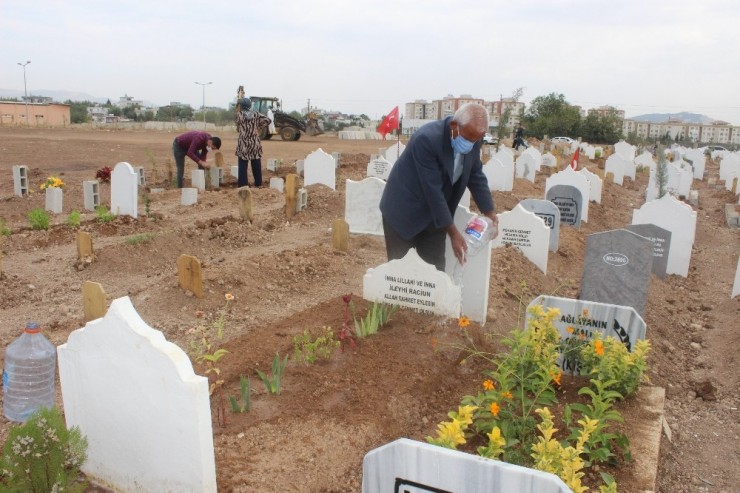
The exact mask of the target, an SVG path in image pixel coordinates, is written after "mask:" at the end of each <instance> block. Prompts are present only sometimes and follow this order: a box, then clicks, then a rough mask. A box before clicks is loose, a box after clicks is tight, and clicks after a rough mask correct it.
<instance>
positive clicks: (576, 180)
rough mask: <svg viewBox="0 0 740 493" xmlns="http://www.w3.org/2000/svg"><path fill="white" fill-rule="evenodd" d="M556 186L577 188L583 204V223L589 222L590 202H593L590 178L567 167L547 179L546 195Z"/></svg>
mask: <svg viewBox="0 0 740 493" xmlns="http://www.w3.org/2000/svg"><path fill="white" fill-rule="evenodd" d="M556 185H567V186H571V187H575V188H576V189H577V190H578V191H579V192H581V200H582V202H583V210H582V212H581V221H586V222H588V202H589V200H591V184H590V183H589V180H588V178H586V177H585V176H584V175H583V174H581V173H578V172H577V171H574V170H573V168H571V167H570V166H566V167H565V169H564V170H562V171H558V172H557V173H555V174H554V175H551V176H548V177H547V180H545V195H546V196H547V191H548V190H550V188H552V187H554V186H556Z"/></svg>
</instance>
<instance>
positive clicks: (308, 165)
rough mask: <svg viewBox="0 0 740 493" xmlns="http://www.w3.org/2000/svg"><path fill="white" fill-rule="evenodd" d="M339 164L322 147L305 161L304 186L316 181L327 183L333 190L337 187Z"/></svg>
mask: <svg viewBox="0 0 740 493" xmlns="http://www.w3.org/2000/svg"><path fill="white" fill-rule="evenodd" d="M336 181H337V164H336V161H335V160H334V158H333V157H332V156H331V155H330V154H327V153H326V152H324V151H323V150H322V149H321V148H319V149H316V150H315V151H313V152H312V153H311V154H309V155H308V156H306V159H305V160H304V163H303V186H304V187H307V186H309V185H313V184H315V183H320V184H322V185H326V186H327V187H329V188H331V189H332V190H336V189H337V185H336Z"/></svg>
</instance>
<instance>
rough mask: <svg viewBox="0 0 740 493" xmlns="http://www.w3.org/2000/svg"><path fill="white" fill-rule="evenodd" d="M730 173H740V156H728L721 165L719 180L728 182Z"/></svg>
mask: <svg viewBox="0 0 740 493" xmlns="http://www.w3.org/2000/svg"><path fill="white" fill-rule="evenodd" d="M730 173H740V155H737V154H734V153H733V154H728V155H726V156H725V157H723V158H722V161H720V163H719V179H720V180H725V181H726V180H727V178H728V175H729V174H730Z"/></svg>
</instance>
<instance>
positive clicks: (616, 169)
mask: <svg viewBox="0 0 740 493" xmlns="http://www.w3.org/2000/svg"><path fill="white" fill-rule="evenodd" d="M624 171H625V160H624V158H623V157H622V156H620V155H619V154H612V155H611V156H609V157H608V158H606V165H605V166H604V176H606V173H612V174H613V175H614V183H616V184H617V185H623V184H624Z"/></svg>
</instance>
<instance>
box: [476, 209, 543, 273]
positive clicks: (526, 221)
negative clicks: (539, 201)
mask: <svg viewBox="0 0 740 493" xmlns="http://www.w3.org/2000/svg"><path fill="white" fill-rule="evenodd" d="M498 230H499V233H498V236H497V237H496V238H495V239H494V240H493V241H492V242H491V243H492V247H493V248H500V247H503V246H506V245H509V244H511V245H514V246H515V247H517V248H518V249H519V250H520V251H521V252H522V254H524V256H525V257H526V258H527V259H529V260H530V261H531V262H532V263H533V264H534V265H536V266H537V268H539V269H540V270H541V271H542V272H544V273H545V274H547V252H548V249H549V246H550V228H549V227H547V226H546V225H545V222H544V221H543V220H542V218H540V217H538V216H537V215H536V214H535V213H534V212H529V211H528V210H526V209H525V208H524V207H522V206H521V204H517V205H516V207H514V208H513V209H512V210H510V211H508V212H502V213H501V214H498Z"/></svg>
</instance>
